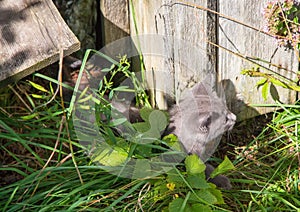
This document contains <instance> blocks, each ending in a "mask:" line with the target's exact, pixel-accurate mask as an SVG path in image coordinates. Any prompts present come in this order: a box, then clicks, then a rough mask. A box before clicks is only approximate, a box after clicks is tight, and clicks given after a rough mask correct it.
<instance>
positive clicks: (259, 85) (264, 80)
mask: <svg viewBox="0 0 300 212" xmlns="http://www.w3.org/2000/svg"><path fill="white" fill-rule="evenodd" d="M267 81H268V79H267V78H264V79H261V80H259V81H258V82H257V83H256V86H257V89H259V88H260V87H261V86H262V85H264V84H265V83H266V82H267Z"/></svg>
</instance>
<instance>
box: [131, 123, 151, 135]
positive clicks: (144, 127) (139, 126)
mask: <svg viewBox="0 0 300 212" xmlns="http://www.w3.org/2000/svg"><path fill="white" fill-rule="evenodd" d="M132 126H133V127H134V129H136V131H138V132H141V133H144V132H147V131H148V130H149V129H150V123H149V122H138V123H134V124H132Z"/></svg>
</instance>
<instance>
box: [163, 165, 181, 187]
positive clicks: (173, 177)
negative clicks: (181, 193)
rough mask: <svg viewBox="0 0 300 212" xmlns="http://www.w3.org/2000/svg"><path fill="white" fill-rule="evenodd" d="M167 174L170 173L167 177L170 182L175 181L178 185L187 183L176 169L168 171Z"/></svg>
mask: <svg viewBox="0 0 300 212" xmlns="http://www.w3.org/2000/svg"><path fill="white" fill-rule="evenodd" d="M167 175H168V177H167V182H168V183H175V184H176V187H178V186H184V185H185V183H184V181H183V179H182V178H183V176H182V175H180V174H179V173H178V172H177V171H176V170H175V169H172V170H170V171H168V173H167Z"/></svg>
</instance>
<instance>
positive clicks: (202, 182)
mask: <svg viewBox="0 0 300 212" xmlns="http://www.w3.org/2000/svg"><path fill="white" fill-rule="evenodd" d="M186 181H187V182H188V183H189V184H190V186H191V187H192V188H194V189H206V188H210V185H209V184H208V182H207V180H206V179H205V174H204V172H203V173H202V175H200V174H199V175H189V176H188V177H187V179H186Z"/></svg>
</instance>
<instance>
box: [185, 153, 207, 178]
mask: <svg viewBox="0 0 300 212" xmlns="http://www.w3.org/2000/svg"><path fill="white" fill-rule="evenodd" d="M184 163H185V167H186V170H187V173H188V174H190V175H196V174H201V173H203V172H204V170H205V168H206V166H205V164H204V163H203V162H202V161H201V159H200V158H199V157H198V155H195V154H193V155H189V156H187V157H186V159H185V161H184Z"/></svg>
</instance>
